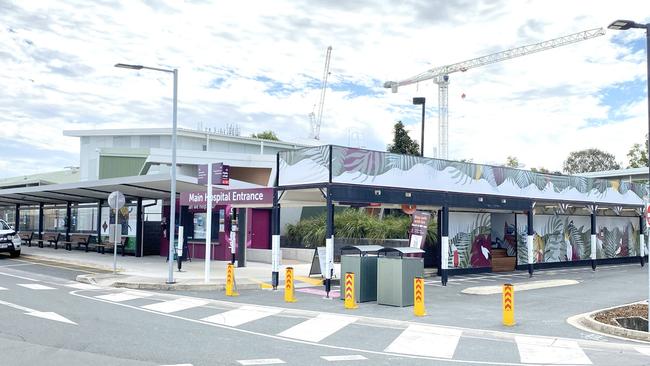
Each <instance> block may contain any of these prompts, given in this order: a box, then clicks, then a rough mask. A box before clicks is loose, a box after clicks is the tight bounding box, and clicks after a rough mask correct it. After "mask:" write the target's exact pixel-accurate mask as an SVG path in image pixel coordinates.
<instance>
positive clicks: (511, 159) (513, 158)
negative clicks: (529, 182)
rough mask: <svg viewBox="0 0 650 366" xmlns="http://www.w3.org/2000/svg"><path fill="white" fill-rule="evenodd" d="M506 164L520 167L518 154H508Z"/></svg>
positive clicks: (511, 166)
mask: <svg viewBox="0 0 650 366" xmlns="http://www.w3.org/2000/svg"><path fill="white" fill-rule="evenodd" d="M506 166H507V167H509V168H519V159H517V157H516V156H511V155H510V156H508V157H507V158H506Z"/></svg>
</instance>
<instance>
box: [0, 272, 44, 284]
mask: <svg viewBox="0 0 650 366" xmlns="http://www.w3.org/2000/svg"><path fill="white" fill-rule="evenodd" d="M0 275H3V276H9V277H15V278H20V279H21V280H27V281H32V282H41V280H35V279H33V278H29V277H23V276H18V275H14V274H9V273H4V272H0Z"/></svg>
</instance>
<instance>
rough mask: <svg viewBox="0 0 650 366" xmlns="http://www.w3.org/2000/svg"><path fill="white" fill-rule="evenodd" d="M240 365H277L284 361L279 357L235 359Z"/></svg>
mask: <svg viewBox="0 0 650 366" xmlns="http://www.w3.org/2000/svg"><path fill="white" fill-rule="evenodd" d="M237 362H239V364H240V365H277V364H280V363H286V362H284V361H282V360H281V359H279V358H259V359H257V360H237Z"/></svg>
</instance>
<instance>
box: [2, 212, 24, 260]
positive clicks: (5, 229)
mask: <svg viewBox="0 0 650 366" xmlns="http://www.w3.org/2000/svg"><path fill="white" fill-rule="evenodd" d="M2 252H9V255H10V256H11V257H12V258H16V257H18V256H19V255H20V236H18V234H17V233H16V230H14V228H13V227H11V226H9V224H7V222H6V221H4V220H0V253H2Z"/></svg>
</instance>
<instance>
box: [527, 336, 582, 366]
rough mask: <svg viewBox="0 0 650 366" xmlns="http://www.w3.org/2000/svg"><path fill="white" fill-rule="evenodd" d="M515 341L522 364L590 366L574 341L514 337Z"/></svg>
mask: <svg viewBox="0 0 650 366" xmlns="http://www.w3.org/2000/svg"><path fill="white" fill-rule="evenodd" d="M515 341H516V342H517V348H518V349H519V357H520V358H521V362H523V363H536V364H551V365H591V360H590V359H589V357H587V355H586V354H585V352H584V351H583V350H582V348H580V346H579V345H578V343H577V342H575V341H570V340H566V339H549V338H541V337H529V336H516V337H515Z"/></svg>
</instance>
